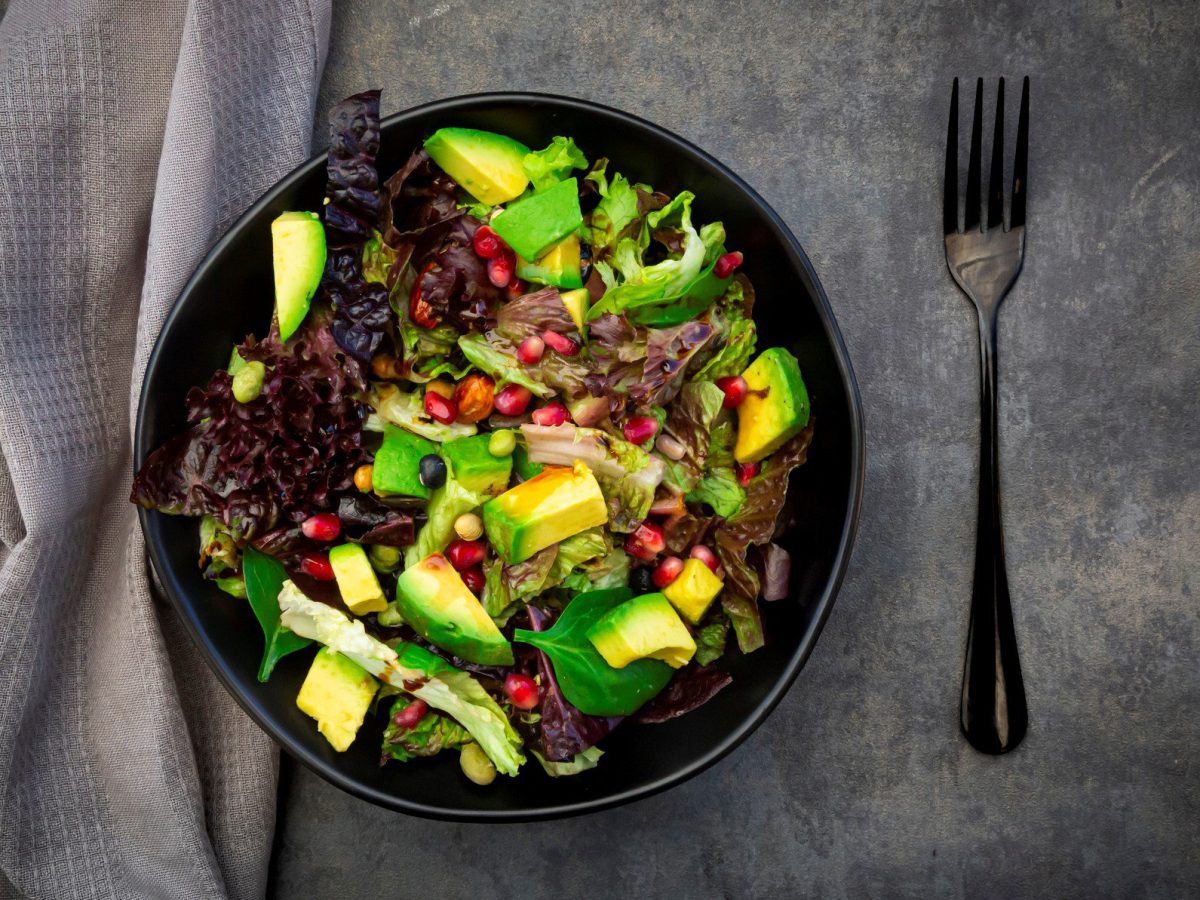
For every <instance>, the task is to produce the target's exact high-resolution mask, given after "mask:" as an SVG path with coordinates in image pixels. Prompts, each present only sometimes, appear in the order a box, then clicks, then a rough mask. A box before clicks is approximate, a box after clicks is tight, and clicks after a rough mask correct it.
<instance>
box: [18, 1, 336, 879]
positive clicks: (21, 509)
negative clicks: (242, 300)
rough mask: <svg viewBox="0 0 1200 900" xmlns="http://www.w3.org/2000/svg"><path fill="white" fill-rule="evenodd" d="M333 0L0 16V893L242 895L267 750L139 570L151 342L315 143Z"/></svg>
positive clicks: (268, 776) (261, 837)
mask: <svg viewBox="0 0 1200 900" xmlns="http://www.w3.org/2000/svg"><path fill="white" fill-rule="evenodd" d="M328 29H329V0H255V2H238V0H190V2H188V0H151V2H147V0H13V2H12V4H11V6H10V8H9V9H8V11H7V13H6V14H5V16H4V18H3V20H0V166H2V168H3V177H2V178H0V896H2V897H7V896H17V897H21V896H29V897H55V898H58V897H113V898H121V900H128V898H136V897H154V898H168V897H169V898H175V897H196V898H205V900H209V898H218V897H224V896H230V897H256V896H261V895H262V894H263V892H264V889H265V884H266V873H267V863H268V859H269V855H270V847H271V837H272V832H273V826H274V815H275V812H274V808H275V788H276V777H277V771H278V751H277V750H276V749H275V747H274V746H273V745H272V744H271V742H270V741H269V739H268V738H267V737H266V736H265V735H264V734H263V733H262V732H261V731H259V729H258V728H257V727H256V726H255V725H254V724H253V723H252V722H251V721H250V720H249V719H248V718H247V717H246V716H245V715H244V714H243V713H242V712H241V710H240V709H239V708H238V707H237V706H236V705H235V703H234V702H233V700H232V699H231V698H230V697H229V696H228V695H227V694H226V692H225V691H224V690H223V689H222V688H221V687H220V685H219V684H218V683H217V681H216V679H215V678H214V677H213V675H212V674H211V673H210V672H209V671H208V669H207V667H206V666H205V665H204V663H203V661H202V660H201V659H200V657H199V655H198V653H197V651H196V650H195V648H194V647H193V645H192V643H191V641H190V640H189V639H188V638H187V637H186V635H185V634H184V633H183V632H182V630H181V627H180V625H179V623H178V622H177V621H175V619H174V616H173V613H171V612H170V610H169V609H168V608H166V607H165V606H164V605H163V604H162V603H161V601H159V600H157V599H156V598H155V597H154V595H153V593H152V590H151V586H150V582H149V579H148V572H147V565H146V558H145V553H144V550H143V545H142V537H141V533H140V531H139V529H138V526H137V520H136V517H135V514H134V508H133V507H132V506H131V505H130V504H129V501H128V495H129V488H130V480H131V475H132V461H131V458H130V444H131V423H132V420H133V414H134V412H135V408H136V397H137V393H138V390H139V388H140V385H141V378H142V373H143V370H144V368H145V364H146V359H147V357H148V356H149V353H150V350H151V347H152V346H153V342H154V338H155V335H156V334H157V333H158V330H159V328H160V326H161V324H162V322H163V320H164V318H165V316H166V314H167V312H168V310H169V308H170V306H171V304H172V302H173V301H174V299H175V297H176V296H177V295H178V293H179V290H180V288H181V287H182V285H183V283H184V281H185V280H186V278H187V277H188V275H189V274H190V273H191V271H192V270H193V269H194V267H195V266H196V264H197V263H198V262H199V260H200V259H201V257H202V256H203V255H204V253H205V252H206V250H207V249H208V247H209V246H210V245H211V244H212V243H213V241H215V240H216V239H217V237H219V235H220V234H221V233H222V232H223V231H224V230H225V229H226V228H228V226H229V225H230V224H231V223H232V222H233V220H234V219H235V218H236V217H237V216H238V215H239V214H240V213H241V212H242V210H244V209H245V207H246V206H248V205H249V203H250V202H252V201H253V200H254V198H255V197H257V196H258V195H259V194H260V193H262V191H264V190H265V189H266V188H267V187H268V186H269V185H270V184H271V183H272V182H274V181H275V180H276V179H278V178H279V177H280V176H281V175H283V174H284V173H286V172H287V171H288V170H290V169H291V168H293V167H294V166H295V165H296V164H297V163H299V162H300V161H302V160H303V159H304V158H305V157H306V156H307V155H308V152H309V140H310V135H311V133H312V116H313V103H314V99H315V96H316V89H317V84H318V81H319V78H320V73H321V69H322V66H323V64H324V53H325V47H326V43H327V38H328Z"/></svg>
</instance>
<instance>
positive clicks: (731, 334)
mask: <svg viewBox="0 0 1200 900" xmlns="http://www.w3.org/2000/svg"><path fill="white" fill-rule="evenodd" d="M726 327H727V329H728V330H727V331H726V333H725V338H724V342H723V343H722V344H721V349H720V350H718V351H717V352H716V353H714V354H713V355H712V358H711V359H709V360H708V362H706V363H705V364H704V365H703V366H701V367H700V370H699V371H698V372H697V373H696V376H695V377H696V380H697V381H716V380H717V379H718V378H725V377H726V376H728V375H741V374H742V373H743V372H744V371H746V367H747V366H749V365H750V358H751V357H752V356H754V345H755V344H756V343H757V340H758V329H757V328H756V327H755V325H754V320H753V319H750V318H747V317H746V316H744V315H742V313H741V311H740V310H735V311H733V312H731V313H730V315H729V318H728V321H727V325H726Z"/></svg>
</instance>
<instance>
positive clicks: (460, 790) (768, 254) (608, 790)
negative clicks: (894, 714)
mask: <svg viewBox="0 0 1200 900" xmlns="http://www.w3.org/2000/svg"><path fill="white" fill-rule="evenodd" d="M443 125H465V126H471V127H478V128H485V129H490V130H494V131H499V132H503V133H505V134H510V135H512V136H514V137H516V138H519V139H520V140H522V141H524V142H525V143H526V144H528V145H530V146H535V147H536V146H543V145H545V144H546V143H548V142H549V140H550V138H551V137H553V136H554V135H556V134H567V135H571V136H573V137H574V138H575V140H576V142H577V143H578V144H579V146H580V147H581V148H582V149H583V150H584V152H585V154H587V155H588V158H589V159H594V158H596V157H599V156H607V157H609V158H610V159H612V160H613V164H612V167H611V168H615V169H616V170H618V171H620V172H622V173H624V174H625V175H627V176H628V177H629V178H630V180H632V181H641V182H646V183H648V184H652V185H653V186H654V187H655V188H657V189H658V190H661V191H665V192H667V193H670V194H674V193H676V192H677V191H679V190H683V189H689V190H691V191H693V192H694V193H695V194H696V198H697V199H696V202H695V205H694V209H695V213H696V219H697V221H698V222H701V223H703V222H707V221H711V220H713V219H721V220H722V221H724V223H725V226H726V229H727V232H728V235H729V238H728V244H729V246H730V247H733V248H737V249H740V250H742V251H743V252H744V253H745V256H746V262H745V271H746V273H747V275H748V276H749V277H750V279H751V280H752V281H753V283H754V286H755V289H756V294H757V305H756V307H755V319H756V320H757V323H758V327H759V346H760V348H761V347H764V346H769V345H773V344H783V345H786V346H787V347H789V348H790V349H791V350H792V351H793V352H794V353H795V354H796V355H797V357H798V358H799V360H800V365H801V369H802V371H803V374H804V378H805V381H806V383H807V384H808V387H809V391H810V394H811V396H812V406H813V410H814V415H815V416H816V419H817V426H816V430H815V436H814V439H813V444H812V448H811V451H810V453H809V461H808V463H807V465H805V466H803V467H801V468H800V469H799V470H797V472H796V474H795V475H794V476H793V481H792V486H791V491H792V496H793V498H794V502H793V503H791V504H789V505H791V506H793V507H794V509H795V515H796V525H795V527H794V528H793V529H792V530H791V531H790V532H789V533H788V534H787V536H786V538H785V539H784V540H783V541H782V543H783V544H784V545H785V546H786V547H787V549H788V550H789V551H790V552H791V554H792V558H793V578H792V596H791V597H790V598H789V599H786V600H781V601H778V602H775V603H771V604H763V607H764V616H765V619H766V627H767V636H768V645H767V647H765V648H764V649H762V650H759V651H757V652H755V653H753V654H751V655H749V656H746V657H741V656H739V655H736V654H733V655H731V659H732V662H728V663H727V662H722V665H726V666H727V667H728V668H729V670H730V672H731V673H732V675H733V683H732V684H731V685H730V686H729V687H728V688H726V689H725V690H724V691H722V692H721V693H720V694H719V695H718V696H717V697H716V698H715V699H713V700H712V701H711V702H709V703H708V704H707V705H706V706H704V707H703V708H702V709H701V710H699V711H697V712H695V713H693V714H690V715H687V716H684V717H682V718H680V719H676V720H674V721H671V722H668V723H665V724H661V725H651V726H628V725H627V726H625V727H622V728H619V729H617V731H616V732H615V733H614V734H613V735H612V736H611V737H609V738H608V739H607V740H606V741H605V742H604V743H603V744H602V747H603V749H604V750H605V751H606V755H605V757H604V759H603V760H602V761H601V764H600V766H599V767H598V768H596V769H594V770H592V771H589V772H587V773H584V774H581V775H578V776H574V777H571V778H560V779H551V778H549V777H547V776H546V775H544V774H543V773H542V772H541V770H540V768H539V767H538V766H537V763H536V761H534V760H532V759H531V760H530V764H529V765H528V766H526V767H525V769H523V772H522V775H521V776H520V777H519V778H517V779H509V778H500V779H498V780H497V781H496V782H495V783H493V784H492V785H491V786H489V787H487V788H481V787H477V786H475V785H473V784H471V783H470V782H468V781H467V780H466V779H465V778H463V777H462V776H461V775H460V773H459V772H458V761H457V754H454V753H443V754H441V755H440V756H438V757H435V758H433V759H430V760H421V761H416V762H412V763H408V764H394V763H393V764H390V765H388V766H386V767H383V768H381V767H380V765H379V735H380V734H381V733H382V724H383V715H384V713H383V712H382V711H381V712H379V713H378V715H377V717H375V718H368V721H367V722H366V723H365V724H364V726H363V729H362V731H361V732H360V736H359V738H358V740H357V741H356V742H355V743H354V745H353V746H352V747H351V748H350V750H349V751H347V752H346V753H341V754H338V753H335V752H334V751H333V750H332V748H330V746H329V745H328V744H327V743H326V741H325V739H324V738H323V737H321V736H320V735H319V734H318V733H317V730H316V728H315V727H314V723H313V721H312V720H311V719H309V718H308V717H307V716H305V715H304V714H303V713H301V712H300V711H299V710H298V709H297V708H296V706H295V703H294V701H295V697H296V694H297V692H298V691H299V688H300V683H301V681H302V680H303V677H304V674H305V672H306V671H307V667H308V663H309V660H310V657H311V653H307V652H302V653H297V654H294V655H292V656H290V657H288V658H287V659H285V660H283V662H282V663H281V664H280V665H279V666H278V668H277V669H276V670H275V673H274V675H273V676H272V678H271V680H270V682H269V683H267V684H259V683H258V681H257V679H256V671H257V667H258V661H259V657H260V654H261V650H262V634H261V632H260V630H259V628H258V624H257V622H256V621H255V619H254V617H253V614H252V613H251V611H250V608H249V606H248V605H247V604H246V603H245V602H243V601H238V600H235V599H233V598H231V597H229V596H227V595H225V594H223V593H221V592H220V591H218V590H217V589H216V588H215V587H212V586H211V585H209V584H208V583H206V582H205V581H203V579H202V578H201V577H200V574H199V571H198V570H197V568H196V552H197V532H196V522H195V521H194V520H191V519H183V518H179V517H171V516H164V515H161V514H159V513H147V512H145V511H143V513H142V523H143V527H144V530H145V534H146V538H147V542H148V544H149V548H150V554H151V560H152V562H153V564H154V566H155V570H156V571H157V573H158V574H159V576H160V578H161V580H162V582H163V585H164V587H165V588H166V591H167V593H168V595H169V596H170V598H171V600H172V602H173V603H174V604H175V606H176V608H177V609H178V611H179V613H180V614H181V615H182V616H183V618H184V620H185V622H186V624H187V625H188V627H189V629H190V630H191V632H192V633H193V635H194V636H195V638H196V639H197V640H198V641H199V643H200V644H201V647H202V649H203V651H204V652H205V654H206V656H207V657H208V659H209V662H210V663H211V664H212V665H213V667H214V669H215V670H216V672H217V673H218V675H219V676H220V677H221V679H222V680H223V681H224V683H225V684H226V685H227V686H228V688H229V689H230V690H231V691H232V692H233V694H234V696H235V697H236V698H237V699H238V701H239V702H240V703H241V704H242V706H243V707H245V708H246V710H247V711H248V712H249V713H250V714H251V715H252V716H253V717H254V718H255V719H256V720H257V721H258V722H259V724H260V725H262V727H263V728H265V729H266V730H267V731H268V732H269V733H270V734H271V735H272V736H273V737H274V738H275V739H276V740H277V741H278V742H279V743H280V744H282V745H283V746H284V747H285V748H286V749H288V750H289V751H290V752H292V753H293V754H294V755H295V756H297V757H298V758H299V759H301V760H302V761H303V762H305V763H306V764H308V765H309V766H311V767H312V768H314V769H315V770H316V771H317V772H319V773H320V774H322V775H323V776H325V777H326V778H328V779H329V780H331V781H333V782H334V783H336V784H338V785H339V786H341V787H343V788H345V789H347V790H350V791H352V792H354V793H357V794H359V795H360V796H363V797H365V798H367V799H370V800H373V801H375V802H378V803H382V804H384V805H388V806H392V807H394V808H396V809H400V810H403V811H406V812H411V813H416V814H419V815H429V816H436V817H440V818H462V819H504V818H510V819H521V818H535V817H544V816H552V815H562V814H570V813H575V812H581V811H584V810H587V809H596V808H601V807H603V806H609V805H613V804H615V803H620V802H623V801H625V800H628V799H632V798H633V797H636V796H640V795H644V794H647V793H650V792H652V791H655V790H659V789H662V788H664V787H667V786H669V785H670V784H673V783H676V782H678V781H680V780H682V779H684V778H686V777H688V776H689V775H691V774H694V773H695V772H697V771H699V770H700V769H702V768H703V767H704V766H706V765H708V764H710V763H711V762H713V761H714V760H715V759H717V758H719V757H720V756H721V755H723V754H724V753H725V752H728V750H729V749H731V748H732V747H733V746H734V745H736V744H737V743H738V742H739V741H740V740H741V739H743V738H744V737H745V736H746V735H747V734H748V733H749V732H750V731H751V730H753V728H754V727H755V726H756V725H757V724H759V722H761V720H762V719H763V718H764V717H765V716H766V714H767V713H768V712H769V711H770V709H771V708H772V707H773V706H774V704H775V703H776V702H777V701H778V699H779V697H780V696H781V695H782V693H783V691H784V690H786V688H787V686H788V685H789V684H790V683H791V680H792V679H793V678H794V677H795V675H796V673H797V672H798V671H799V669H800V667H801V666H802V665H803V662H804V660H805V659H806V658H807V656H808V654H809V652H811V649H812V645H813V643H814V641H815V640H816V637H817V634H818V633H819V631H820V627H821V625H822V624H823V622H824V619H825V617H826V615H827V614H828V610H829V607H830V606H831V605H832V602H833V596H834V593H835V592H836V589H837V586H838V583H839V582H840V580H841V575H842V573H843V571H844V569H845V564H846V561H847V558H848V555H849V549H850V543H851V541H852V539H853V531H854V524H855V518H856V516H857V510H858V498H859V495H860V490H861V478H862V466H863V463H862V435H861V427H862V426H861V418H860V416H861V414H860V412H859V406H858V397H857V389H856V387H855V385H854V380H853V374H852V372H851V369H850V364H849V360H848V359H847V357H846V355H845V348H844V347H843V346H842V342H841V338H840V336H839V334H838V332H837V326H836V324H835V323H834V320H833V315H832V313H831V312H830V310H829V306H828V303H827V302H826V301H825V299H824V296H823V294H822V293H821V290H820V287H819V285H818V284H817V281H816V277H815V275H814V274H813V272H812V270H811V267H810V266H809V264H808V261H807V259H806V258H805V257H804V255H803V252H802V251H801V250H800V247H799V245H798V244H797V243H796V242H795V239H794V238H792V237H791V235H790V234H789V233H788V232H787V229H786V228H785V227H784V226H783V224H782V222H781V221H780V220H779V219H778V217H777V216H776V215H775V214H774V213H773V212H772V211H771V210H770V209H769V207H767V206H766V204H765V203H764V202H763V201H762V200H761V199H760V198H758V197H757V195H755V194H754V193H753V192H752V191H751V190H750V189H749V188H748V187H746V186H745V185H744V184H743V183H742V182H741V181H740V180H739V179H737V178H736V176H733V175H731V174H730V173H729V172H728V171H727V170H725V169H724V168H723V167H721V166H720V165H719V164H718V163H716V162H715V161H713V160H712V159H711V158H709V157H707V156H706V155H704V154H703V153H702V152H700V151H699V150H696V149H695V148H693V147H691V145H689V144H686V143H685V142H683V141H682V140H680V139H679V138H676V137H674V136H672V135H670V134H668V133H666V132H663V131H661V130H660V129H657V128H655V127H654V126H651V125H648V124H647V123H644V122H641V121H640V120H637V119H634V118H632V117H629V116H626V115H625V114H623V113H619V112H616V111H613V110H608V109H605V108H602V107H597V106H593V105H592V104H587V103H583V102H580V101H574V100H565V99H559V98H550V97H542V96H536V95H512V94H508V95H483V96H476V97H464V98H456V99H454V100H448V101H441V102H438V103H434V104H430V105H428V106H425V107H421V108H418V109H415V110H411V111H409V112H406V113H402V114H400V115H398V116H393V117H392V118H390V119H388V120H386V121H385V122H384V124H383V129H382V150H381V153H380V158H379V168H380V173H381V175H382V176H383V177H387V176H388V175H390V174H391V173H392V172H393V171H395V170H396V169H397V168H398V167H399V166H400V165H401V164H402V162H403V161H404V159H405V158H406V157H407V156H408V154H409V153H410V152H411V150H412V148H413V147H414V146H415V145H416V144H417V143H419V142H420V141H421V140H423V138H424V137H426V136H427V135H428V134H429V133H430V132H432V131H433V130H434V129H436V128H438V127H441V126H443ZM324 186H325V167H324V160H323V159H314V160H312V161H310V162H309V163H306V164H305V165H304V166H301V167H300V168H299V169H297V170H296V171H295V172H293V173H292V174H291V175H289V176H288V177H287V178H286V179H284V180H283V181H282V182H280V183H279V184H278V185H277V186H276V187H275V188H273V189H272V190H271V191H270V192H268V193H267V194H266V195H265V196H264V197H263V198H261V199H260V200H259V201H258V202H257V203H256V204H255V205H254V206H253V207H252V208H251V209H250V210H249V211H248V212H247V213H246V215H245V216H244V217H243V218H242V219H241V220H239V222H238V223H237V224H236V225H235V226H234V227H233V228H232V229H231V230H230V232H229V233H228V234H227V235H226V236H225V237H224V238H223V239H222V240H221V241H220V242H219V243H218V244H217V246H216V247H214V248H213V250H212V252H211V253H210V254H209V255H208V257H207V258H206V260H205V261H204V263H203V264H202V265H201V266H200V268H199V269H198V270H197V272H196V274H195V275H194V276H193V277H192V279H191V281H190V282H189V283H188V285H187V287H186V288H185V290H184V292H183V294H182V295H181V296H180V299H179V301H178V303H177V305H176V307H175V309H174V310H173V312H172V314H171V316H170V317H169V319H168V321H167V324H166V326H165V327H164V329H163V331H162V334H161V336H160V338H159V341H158V344H157V346H156V348H155V352H154V354H153V356H152V358H151V361H150V365H149V368H148V371H147V376H146V381H145V386H144V389H143V395H142V402H141V408H140V410H139V414H138V422H137V440H136V455H137V459H138V460H139V461H140V460H141V459H144V458H145V456H146V454H147V453H149V452H150V451H151V450H152V449H153V448H155V447H156V446H158V445H159V444H160V443H162V442H163V441H164V440H165V439H166V438H168V437H169V436H171V435H173V434H175V433H177V432H178V431H180V430H181V429H183V428H184V427H185V424H186V423H185V421H184V415H183V398H184V395H185V394H186V393H187V390H188V388H190V387H191V386H192V385H196V384H204V383H205V382H207V380H208V378H209V377H210V375H211V374H212V372H213V371H214V370H215V369H217V368H219V367H222V366H224V365H225V363H226V362H227V361H228V358H229V350H230V347H231V346H232V345H233V344H234V343H236V342H238V341H240V340H241V339H242V338H244V337H245V335H247V334H249V333H255V334H259V335H262V334H263V333H265V331H266V330H267V325H268V323H269V320H270V315H271V307H272V271H271V238H270V222H271V220H272V219H274V218H275V217H276V216H277V215H278V214H279V213H280V212H283V211H284V210H289V209H312V210H317V209H320V208H321V201H322V197H323V195H324ZM731 641H732V637H731Z"/></svg>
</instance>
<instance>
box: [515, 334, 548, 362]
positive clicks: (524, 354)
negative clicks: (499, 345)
mask: <svg viewBox="0 0 1200 900" xmlns="http://www.w3.org/2000/svg"><path fill="white" fill-rule="evenodd" d="M545 352H546V342H545V341H543V340H542V339H541V338H540V337H538V336H537V335H533V336H531V337H527V338H525V340H523V341H521V343H520V344H519V345H518V346H517V359H519V360H520V361H521V362H523V363H524V364H525V365H527V366H533V365H537V363H539V362H540V361H541V359H542V354H543V353H545Z"/></svg>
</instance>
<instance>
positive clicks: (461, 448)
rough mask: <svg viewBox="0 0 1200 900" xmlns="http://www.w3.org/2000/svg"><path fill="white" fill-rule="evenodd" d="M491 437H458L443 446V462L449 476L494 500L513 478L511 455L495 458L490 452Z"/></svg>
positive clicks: (469, 489)
mask: <svg viewBox="0 0 1200 900" xmlns="http://www.w3.org/2000/svg"><path fill="white" fill-rule="evenodd" d="M491 438H492V436H491V435H490V434H476V435H472V436H471V437H463V438H456V439H455V440H453V441H447V442H446V443H444V444H442V459H444V460H445V461H446V465H447V466H448V467H449V468H450V477H451V478H453V479H454V480H455V481H457V482H458V483H459V484H461V485H462V486H463V487H465V488H466V489H467V490H468V491H474V492H475V493H477V494H486V495H487V496H489V497H495V496H496V495H497V494H502V493H504V489H505V488H507V487H508V479H509V476H510V475H512V457H511V456H493V455H492V453H491V451H490V450H488V443H489V442H490V441H491Z"/></svg>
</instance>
